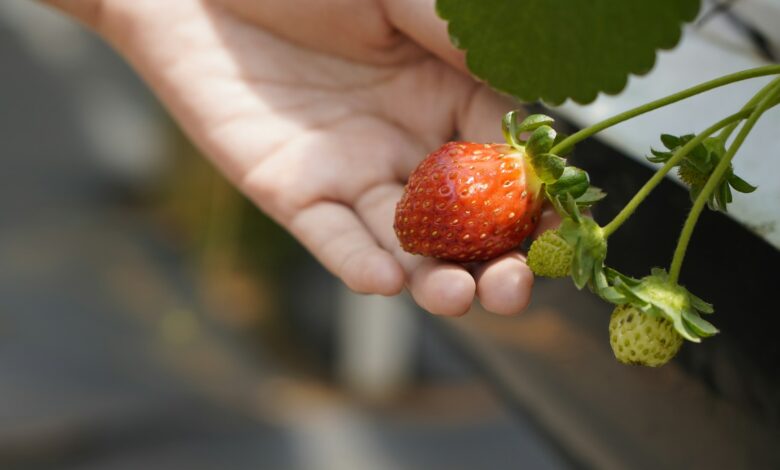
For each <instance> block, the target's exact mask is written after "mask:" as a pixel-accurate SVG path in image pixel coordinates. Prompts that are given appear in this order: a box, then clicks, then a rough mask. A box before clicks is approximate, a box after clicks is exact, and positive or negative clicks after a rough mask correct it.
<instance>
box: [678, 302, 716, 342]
mask: <svg viewBox="0 0 780 470" xmlns="http://www.w3.org/2000/svg"><path fill="white" fill-rule="evenodd" d="M682 317H683V321H684V322H685V324H686V326H687V327H688V328H690V329H691V330H693V331H694V332H695V333H696V335H697V336H699V337H700V338H708V337H710V336H714V335H716V334H718V329H717V328H715V326H714V325H713V324H712V323H710V322H708V321H707V320H705V319H703V318H702V317H700V316H699V315H698V314H697V313H696V311H695V310H693V309H686V310H683V313H682Z"/></svg>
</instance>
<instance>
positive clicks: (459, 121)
mask: <svg viewBox="0 0 780 470" xmlns="http://www.w3.org/2000/svg"><path fill="white" fill-rule="evenodd" d="M464 102H465V103H466V105H465V106H464V107H462V108H461V109H459V110H458V114H457V115H456V123H455V124H456V126H457V130H458V132H459V133H460V135H461V137H462V138H463V139H464V140H472V141H474V142H503V141H504V137H503V136H502V134H501V119H502V118H503V117H504V115H505V114H506V113H507V112H509V111H511V110H513V109H517V108H518V104H517V102H516V101H514V100H512V99H510V98H508V97H506V96H503V95H499V94H498V93H496V92H494V91H493V90H491V89H490V88H488V87H487V86H485V85H477V86H475V88H474V90H473V91H472V95H471V98H470V99H468V100H466V101H464Z"/></svg>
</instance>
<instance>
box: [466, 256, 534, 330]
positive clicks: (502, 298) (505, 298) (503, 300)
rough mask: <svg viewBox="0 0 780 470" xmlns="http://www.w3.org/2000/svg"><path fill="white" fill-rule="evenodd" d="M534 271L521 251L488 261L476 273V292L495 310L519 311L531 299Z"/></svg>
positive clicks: (504, 313) (508, 313)
mask: <svg viewBox="0 0 780 470" xmlns="http://www.w3.org/2000/svg"><path fill="white" fill-rule="evenodd" d="M533 284H534V275H533V273H532V272H531V269H530V268H528V266H527V265H526V264H525V259H524V257H523V256H522V255H520V254H519V253H513V254H510V255H505V256H503V257H501V258H498V259H496V260H494V261H491V262H490V263H487V264H486V265H485V266H483V267H482V268H481V269H480V272H479V273H478V275H477V296H478V297H479V300H480V303H481V304H482V306H483V307H484V308H485V310H488V311H490V312H492V313H496V314H499V315H507V316H509V315H517V314H519V313H521V312H523V311H524V310H525V309H526V308H527V307H528V304H529V303H530V301H531V291H532V288H533Z"/></svg>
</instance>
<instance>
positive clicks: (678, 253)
mask: <svg viewBox="0 0 780 470" xmlns="http://www.w3.org/2000/svg"><path fill="white" fill-rule="evenodd" d="M765 90H766V93H765V94H763V96H762V98H761V101H760V102H759V103H758V105H756V106H755V108H754V109H753V111H752V112H751V113H750V116H749V117H748V118H747V120H746V121H745V123H744V125H743V126H742V128H741V129H740V131H739V133H738V134H737V136H736V137H735V138H734V142H732V144H731V146H729V148H728V150H727V151H726V154H725V155H724V156H723V158H722V159H721V161H720V162H719V163H718V165H717V166H716V167H715V170H714V171H713V172H712V175H710V177H709V179H708V180H707V184H705V185H704V188H703V189H702V191H701V193H700V194H699V196H698V197H697V198H696V200H695V201H694V203H693V207H691V212H690V213H689V214H688V218H687V219H686V220H685V225H684V226H683V229H682V232H681V233H680V239H679V241H678V242H677V248H675V250H674V256H673V258H672V264H671V266H670V268H669V281H670V282H671V283H673V284H676V283H677V280H678V279H679V277H680V269H681V268H682V263H683V260H684V259H685V252H686V250H687V249H688V244H689V243H690V240H691V236H692V235H693V230H694V228H695V227H696V222H697V221H698V220H699V216H700V215H701V212H702V210H703V209H704V205H705V204H706V203H707V200H708V199H709V197H710V195H711V194H712V192H713V191H714V190H715V187H716V186H717V185H718V183H719V182H720V180H721V178H723V175H724V174H725V173H726V171H727V170H728V169H729V165H730V163H731V160H732V159H733V158H734V155H736V153H737V151H738V150H739V148H740V147H741V146H742V143H743V142H744V141H745V139H746V138H747V136H748V135H749V134H750V131H752V130H753V126H754V125H755V124H756V122H758V120H759V118H760V117H761V115H762V114H763V113H764V112H765V111H766V110H768V109H769V108H771V107H772V106H774V105H776V104H777V98H778V97H779V96H780V78H777V79H775V80H773V81H772V82H771V83H770V84H769V85H768V87H767V88H765ZM762 91H763V90H762Z"/></svg>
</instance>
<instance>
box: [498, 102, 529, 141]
mask: <svg viewBox="0 0 780 470" xmlns="http://www.w3.org/2000/svg"><path fill="white" fill-rule="evenodd" d="M521 114H522V112H521V111H517V110H514V111H509V112H508V113H506V114H504V118H503V119H501V132H502V133H503V134H504V140H506V143H507V144H509V145H511V146H512V147H514V148H516V149H519V148H521V147H522V146H523V145H524V144H525V141H524V140H522V139H520V132H521V131H520V124H519V123H518V122H517V119H518V116H519V115H521Z"/></svg>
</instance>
